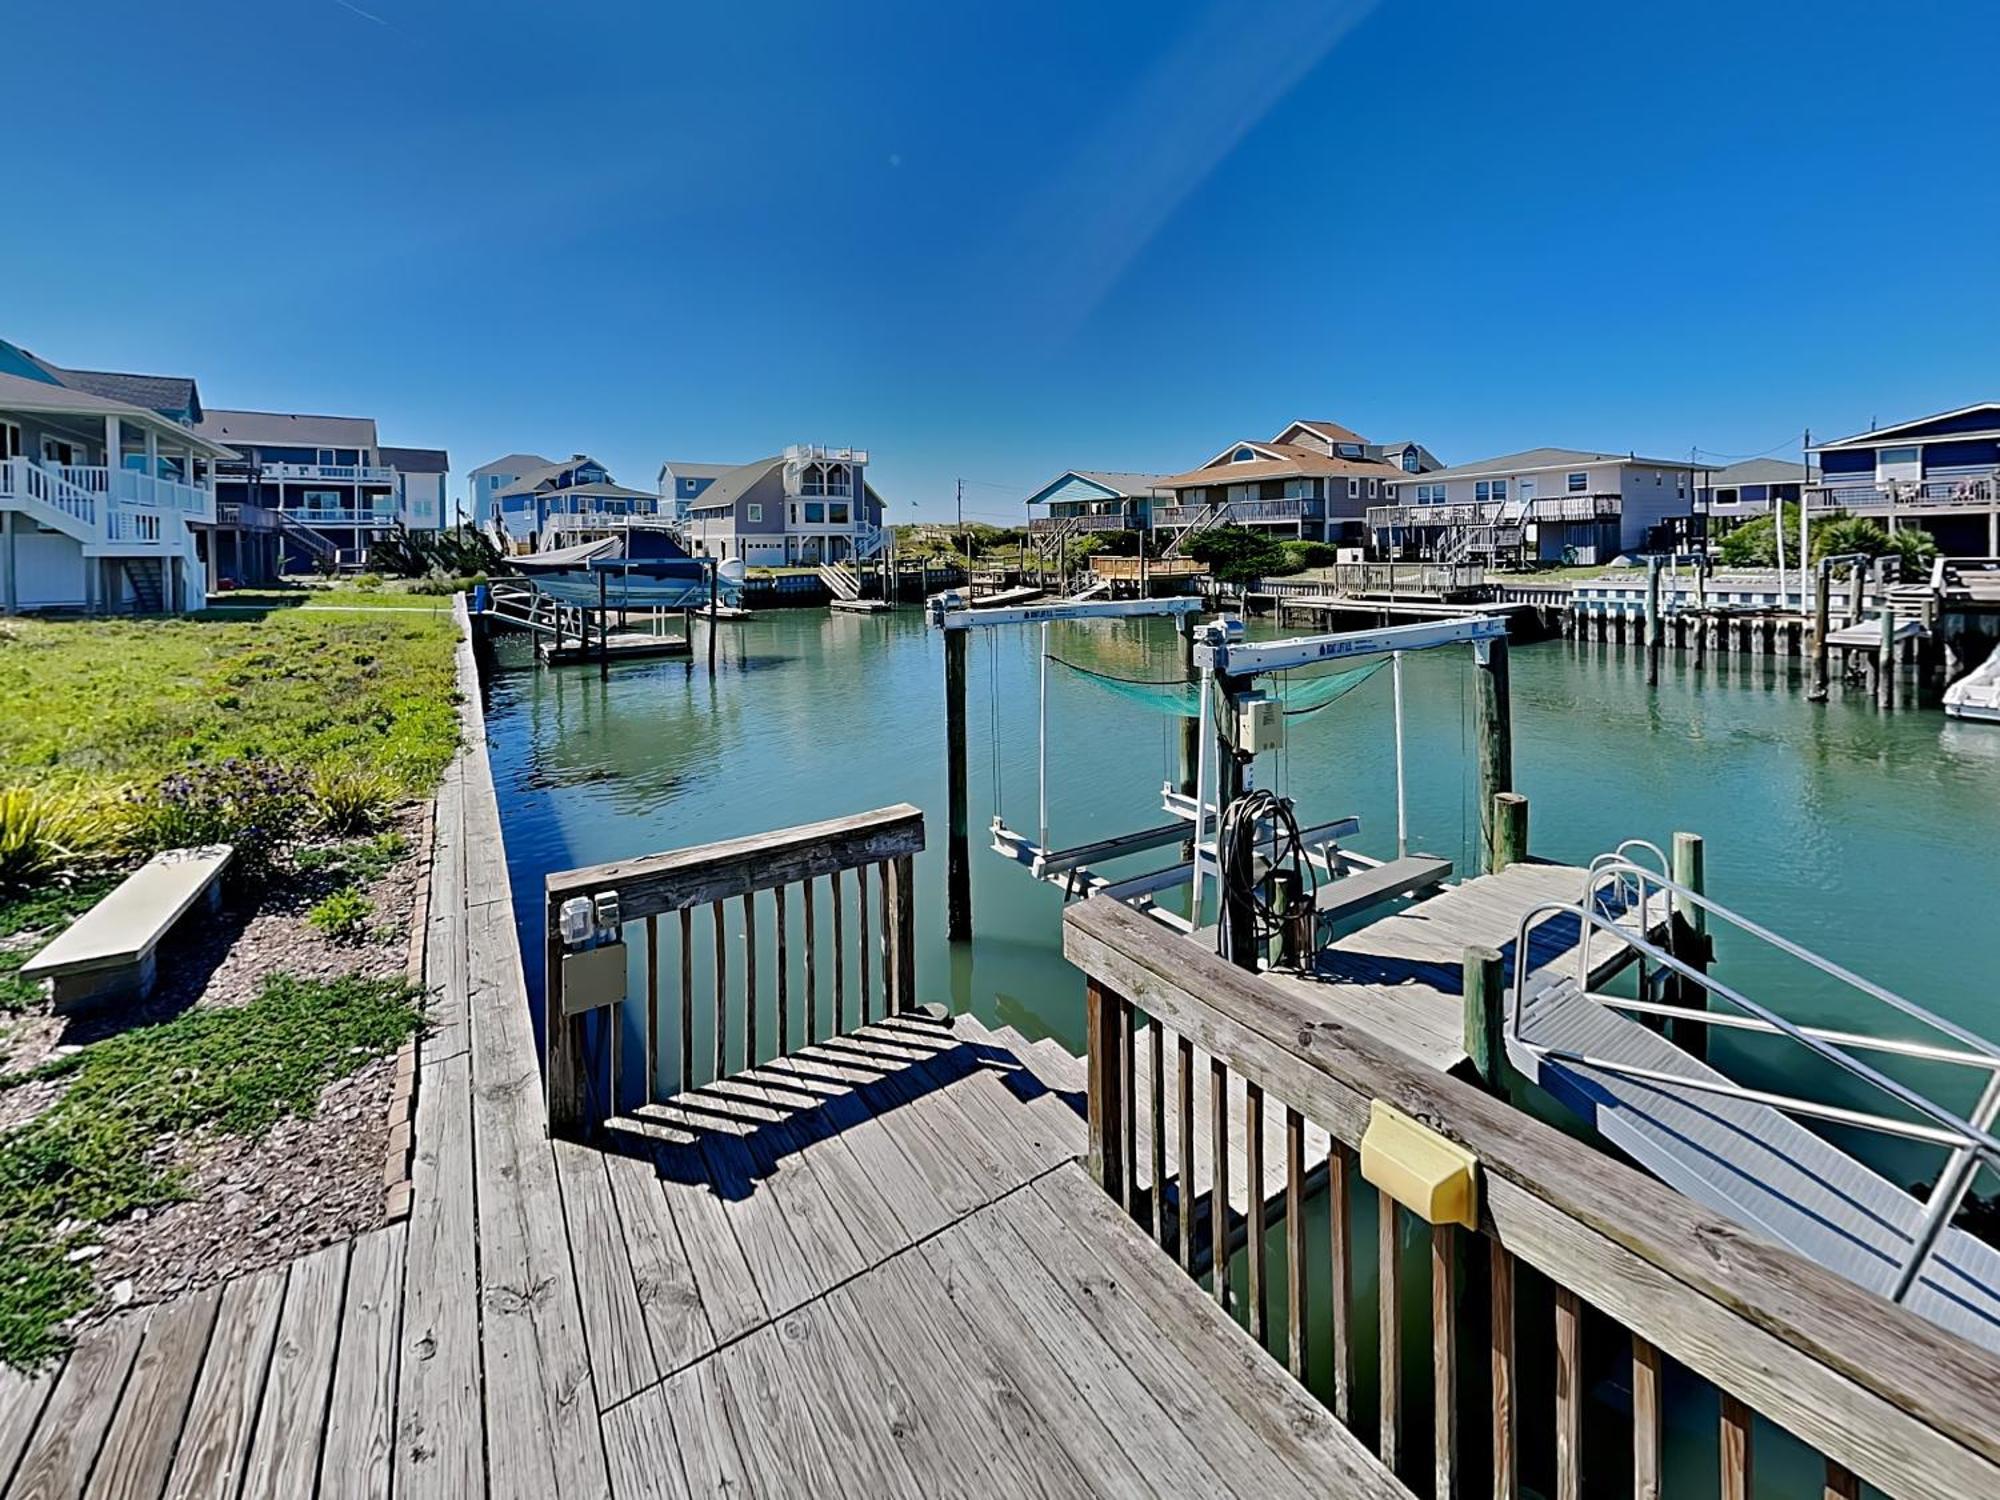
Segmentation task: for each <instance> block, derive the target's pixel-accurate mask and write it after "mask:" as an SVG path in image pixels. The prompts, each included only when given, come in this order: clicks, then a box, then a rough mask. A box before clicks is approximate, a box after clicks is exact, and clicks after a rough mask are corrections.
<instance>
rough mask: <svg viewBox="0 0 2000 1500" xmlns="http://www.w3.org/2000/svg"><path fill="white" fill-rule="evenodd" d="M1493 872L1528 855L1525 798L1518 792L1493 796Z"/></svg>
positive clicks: (1499, 870) (1526, 801)
mask: <svg viewBox="0 0 2000 1500" xmlns="http://www.w3.org/2000/svg"><path fill="white" fill-rule="evenodd" d="M1493 802H1494V807H1493V873H1494V874H1496V875H1497V874H1499V873H1500V872H1501V871H1502V870H1504V869H1506V868H1507V867H1508V866H1509V865H1517V864H1519V863H1520V862H1521V861H1522V860H1524V859H1526V858H1527V857H1528V799H1527V798H1526V797H1523V796H1522V795H1521V794H1520V793H1519V792H1497V793H1495V794H1494V797H1493Z"/></svg>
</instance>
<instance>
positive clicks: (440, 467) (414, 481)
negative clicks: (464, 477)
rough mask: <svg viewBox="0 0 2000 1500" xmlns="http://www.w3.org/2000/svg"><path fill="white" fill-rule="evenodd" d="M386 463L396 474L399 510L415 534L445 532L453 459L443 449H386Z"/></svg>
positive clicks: (384, 461)
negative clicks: (446, 488) (446, 490)
mask: <svg viewBox="0 0 2000 1500" xmlns="http://www.w3.org/2000/svg"><path fill="white" fill-rule="evenodd" d="M381 455H382V462H383V463H384V464H385V465H387V466H388V467H389V468H391V469H394V470H395V471H396V509H397V512H398V514H399V515H400V518H401V520H402V523H403V525H404V526H406V527H408V528H409V529H410V530H411V531H441V530H443V529H444V527H446V526H447V525H449V524H450V522H451V518H450V517H449V516H447V515H446V514H445V499H444V497H445V476H446V475H447V474H449V473H450V472H451V458H450V455H448V454H447V453H446V452H445V451H444V449H442V448H383V449H382V450H381Z"/></svg>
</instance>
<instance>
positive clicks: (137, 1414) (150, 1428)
mask: <svg viewBox="0 0 2000 1500" xmlns="http://www.w3.org/2000/svg"><path fill="white" fill-rule="evenodd" d="M221 1302H222V1288H220V1287H216V1286H212V1287H208V1288H206V1289H205V1290H203V1291H200V1292H197V1293H195V1294H194V1295H193V1296H191V1297H181V1298H178V1299H177V1300H175V1301H173V1302H171V1303H168V1304H166V1305H164V1306H161V1307H157V1308H155V1309H154V1310H153V1312H152V1314H151V1315H150V1317H149V1318H148V1319H147V1322H146V1333H145V1338H144V1340H143V1341H142V1342H141V1343H140V1345H139V1357H138V1358H137V1359H136V1360H134V1361H133V1364H132V1374H131V1378H130V1379H129V1380H128V1381H127V1382H126V1392H125V1397H124V1399H123V1401H122V1402H121V1403H120V1404H119V1407H118V1415H117V1417H116V1418H115V1419H114V1420H113V1421H112V1424H111V1430H110V1432H108V1433H107V1434H106V1435H105V1438H104V1451H103V1453H102V1454H101V1455H100V1456H99V1457H98V1460H97V1470H96V1472H95V1473H93V1474H92V1475H91V1480H90V1483H91V1493H92V1494H93V1495H96V1496H102V1497H104V1500H157V1497H158V1496H159V1495H160V1493H161V1492H162V1491H163V1490H165V1489H166V1486H167V1475H168V1474H169V1473H170V1472H171V1471H172V1469H173V1464H174V1448H175V1446H176V1445H177V1444H178V1443H179V1442H180V1436H181V1428H182V1426H183V1424H184V1423H185V1422H186V1421H187V1412H188V1404H189V1403H190V1402H191V1401H192V1400H193V1399H194V1388H195V1382H196V1380H197V1379H199V1377H200V1375H201V1366H202V1360H203V1358H204V1357H205V1356H206V1355H207V1353H208V1341H209V1336H210V1334H211V1333H212V1332H213V1331H214V1328H215V1313H216V1309H217V1308H218V1307H219V1306H220V1305H221Z"/></svg>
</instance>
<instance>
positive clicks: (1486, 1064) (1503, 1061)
mask: <svg viewBox="0 0 2000 1500" xmlns="http://www.w3.org/2000/svg"><path fill="white" fill-rule="evenodd" d="M1463 962H1464V983H1463V984H1462V985H1461V986H1460V993H1461V994H1463V995H1464V997H1465V1055H1466V1057H1467V1058H1468V1059H1469V1060H1470V1062H1471V1065H1472V1071H1473V1074H1474V1076H1476V1077H1477V1078H1478V1079H1479V1081H1480V1083H1481V1084H1482V1085H1484V1086H1485V1088H1486V1090H1487V1092H1489V1093H1491V1094H1495V1095H1500V1096H1504V1095H1505V1094H1506V1092H1507V1078H1506V1068H1507V1047H1506V1041H1505V1038H1504V1036H1503V1034H1502V1030H1501V1027H1502V1024H1503V1018H1504V1016H1505V1014H1506V1004H1507V1001H1506V973H1505V970H1504V968H1503V960H1502V959H1501V956H1500V951H1499V950H1498V949H1497V948H1483V947H1479V946H1477V945H1470V946H1468V947H1467V948H1466V950H1465V955H1464V960H1463Z"/></svg>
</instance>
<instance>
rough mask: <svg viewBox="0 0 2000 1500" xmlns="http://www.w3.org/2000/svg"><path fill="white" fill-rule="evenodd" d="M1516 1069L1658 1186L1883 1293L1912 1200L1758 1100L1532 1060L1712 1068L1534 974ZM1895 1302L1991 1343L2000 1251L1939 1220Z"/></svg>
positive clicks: (1717, 1076) (1901, 1254) (1912, 1224)
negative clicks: (1932, 1241)
mask: <svg viewBox="0 0 2000 1500" xmlns="http://www.w3.org/2000/svg"><path fill="white" fill-rule="evenodd" d="M1520 1032H1521V1034H1520V1037H1519V1038H1518V1039H1517V1038H1515V1037H1513V1036H1511V1035H1510V1036H1509V1037H1508V1041H1507V1053H1508V1056H1509V1058H1510V1059H1511V1060H1512V1061H1513V1063H1514V1066H1515V1067H1517V1068H1518V1069H1520V1070H1521V1072H1522V1073H1523V1074H1524V1075H1526V1076H1527V1077H1528V1078H1530V1079H1533V1080H1534V1081H1535V1082H1537V1083H1539V1084H1540V1085H1541V1086H1542V1087H1543V1088H1544V1089H1546V1090H1548V1092H1549V1093H1551V1094H1553V1095H1555V1096H1556V1097H1557V1098H1559V1099H1561V1100H1562V1101H1563V1103H1564V1104H1566V1105H1568V1106H1569V1107H1570V1108H1571V1109H1573V1110H1575V1111H1576V1113H1577V1114H1578V1115H1580V1116H1581V1117H1582V1118H1583V1119H1584V1120H1585V1121H1587V1122H1588V1123H1590V1124H1591V1125H1592V1126H1594V1127H1595V1128H1596V1130H1597V1131H1598V1132H1599V1133H1600V1134H1601V1135H1602V1136H1603V1138H1604V1139H1605V1140H1606V1141H1608V1142H1609V1143H1610V1144H1612V1145H1614V1146H1616V1147H1618V1149H1619V1150H1621V1151H1623V1152H1625V1153H1626V1154H1627V1155H1628V1156H1630V1157H1631V1158H1632V1159H1633V1160H1634V1161H1635V1162H1637V1163H1638V1164H1639V1165H1640V1166H1642V1167H1644V1168H1645V1169H1646V1170H1647V1171H1649V1172H1651V1173H1652V1174H1653V1175H1654V1176H1655V1177H1658V1178H1659V1179H1660V1180H1661V1181H1662V1182H1665V1183H1667V1184H1668V1185H1669V1186H1671V1187H1673V1188H1676V1189H1678V1190H1679V1191H1680V1192H1682V1193H1685V1194H1686V1195H1687V1196H1688V1197H1690V1198H1693V1199H1694V1200H1696V1201H1697V1202H1699V1203H1703V1204H1706V1205H1707V1206H1708V1207H1710V1208H1712V1209H1715V1210H1716V1211H1717V1212H1719V1213H1722V1214H1726V1215H1727V1216H1729V1217H1730V1218H1732V1219H1735V1220H1736V1221H1737V1222H1738V1223H1741V1224H1743V1225H1745V1226H1747V1227H1749V1228H1751V1229H1755V1230H1757V1231H1759V1232H1761V1233H1763V1234H1765V1235H1767V1236H1768V1237H1770V1238H1772V1239H1774V1240H1776V1241H1778V1242H1779V1243H1780V1244H1783V1245H1786V1246H1788V1247H1789V1248H1791V1249H1793V1250H1795V1251H1797V1252H1798V1253H1799V1254H1801V1255H1804V1256H1807V1257H1808V1258H1810V1259H1812V1260H1814V1261H1817V1262H1818V1263H1819V1264H1820V1265H1823V1266H1825V1267H1826V1268H1827V1269H1828V1270H1831V1271H1834V1272H1836V1273H1838V1274H1839V1275H1842V1276H1845V1277H1846V1278H1847V1279H1848V1280H1850V1281H1853V1282H1856V1283H1858V1284H1859V1285H1861V1286H1864V1287H1866V1288H1868V1289H1869V1290H1871V1291H1875V1292H1879V1293H1881V1294H1882V1295H1884V1296H1889V1295H1891V1292H1892V1288H1893V1286H1894V1282H1895V1279H1896V1273H1897V1268H1898V1267H1899V1266H1900V1265H1901V1263H1902V1262H1903V1260H1904V1258H1905V1256H1906V1255H1907V1253H1908V1251H1909V1249H1910V1246H1911V1244H1912V1240H1913V1236H1914V1235H1915V1233H1916V1231H1917V1227H1918V1223H1919V1221H1920V1219H1921V1218H1922V1216H1923V1209H1924V1205H1923V1202H1922V1201H1921V1200H1920V1199H1918V1198H1916V1197H1913V1196H1911V1195H1910V1194H1909V1193H1907V1192H1905V1191H1904V1190H1903V1189H1902V1188H1900V1187H1898V1186H1897V1185H1896V1184H1895V1183H1893V1182H1891V1181H1889V1180H1888V1179H1887V1178H1886V1177H1883V1176H1881V1175H1880V1174H1878V1173H1876V1172H1875V1171H1873V1170H1871V1169H1870V1168H1868V1167H1867V1166H1865V1165H1863V1164H1862V1163H1861V1162H1859V1161H1857V1160H1855V1158H1853V1157H1852V1156H1849V1155H1848V1154H1847V1153H1846V1152H1844V1151H1841V1150H1840V1149H1839V1148H1837V1147H1835V1146H1833V1145H1831V1144H1829V1143H1828V1142H1827V1141H1826V1140H1824V1139H1823V1138H1821V1137H1820V1136H1818V1135H1816V1134H1815V1133H1814V1132H1812V1131H1811V1130H1809V1129H1807V1128H1806V1127H1805V1126H1804V1125H1802V1124H1800V1123H1799V1122H1798V1121H1796V1120H1794V1119H1792V1118H1791V1117H1790V1116H1789V1115H1786V1114H1783V1113H1781V1112H1780V1111H1778V1110H1776V1109H1773V1108H1772V1107H1770V1106H1769V1105H1766V1104H1760V1103H1757V1102H1755V1101H1753V1100H1748V1099H1744V1098H1742V1097H1738V1096H1733V1095H1730V1094H1724V1093H1711V1092H1708V1091H1705V1090H1701V1089H1696V1088H1685V1089H1682V1088H1676V1087H1674V1086H1673V1085H1672V1084H1668V1083H1660V1082H1655V1081H1652V1080H1649V1079H1641V1078H1633V1077H1630V1076H1627V1075H1625V1074H1622V1073H1610V1072H1606V1071H1604V1070H1601V1069H1597V1068H1592V1067H1589V1066H1586V1065H1583V1064H1579V1063H1574V1062H1570V1061H1559V1060H1556V1059H1553V1058H1547V1057H1543V1056H1542V1055H1541V1054H1540V1053H1539V1052H1537V1051H1536V1050H1534V1049H1535V1048H1537V1047H1542V1048H1553V1049H1557V1050H1559V1051H1562V1052H1569V1053H1586V1054H1588V1055H1590V1056H1591V1057H1594V1058H1599V1059H1602V1060H1603V1061H1605V1062H1610V1063H1622V1064H1625V1065H1628V1066H1631V1067H1636V1068H1644V1069H1648V1070H1652V1071H1657V1072H1663V1073H1673V1074H1678V1075H1681V1076H1685V1077H1688V1078H1690V1079H1697V1080H1701V1081H1704V1082H1710V1083H1725V1084H1726V1083H1727V1082H1728V1080H1727V1079H1726V1078H1725V1077H1724V1075H1723V1074H1721V1073H1719V1072H1717V1071H1716V1070H1715V1069H1713V1068H1710V1067H1708V1066H1707V1065H1706V1064H1704V1063H1702V1062H1699V1061H1697V1060H1696V1059H1695V1058H1693V1057H1691V1056H1689V1055H1688V1054H1687V1053H1686V1052H1683V1051H1682V1050H1681V1049H1680V1048H1679V1047H1676V1046H1675V1045H1674V1044H1673V1043H1672V1042H1670V1041H1668V1040H1667V1039H1666V1038H1665V1037H1664V1036H1662V1035H1660V1034H1659V1033H1657V1032H1655V1031H1652V1030H1650V1029H1648V1028H1647V1027H1645V1026H1643V1025H1641V1024H1639V1023H1638V1022H1636V1021H1633V1020H1630V1019H1628V1018H1627V1017H1625V1016H1623V1015H1620V1014H1619V1013H1617V1012H1616V1011H1614V1010H1613V1009H1611V1008H1610V1007H1608V1006H1606V1005H1604V1004H1602V1003H1600V1002H1599V1001H1596V1000H1593V999H1591V998H1590V997H1588V996H1587V995H1583V994H1581V993H1579V992H1578V990H1577V988H1576V985H1575V982H1574V981H1573V980H1571V979H1567V978H1564V979H1553V978H1552V977H1551V979H1550V980H1548V981H1546V982H1544V983H1542V984H1540V985H1539V986H1536V985H1535V984H1534V983H1533V981H1531V984H1530V990H1529V993H1528V995H1527V996H1526V998H1525V1003H1524V1005H1523V1008H1522V1014H1521V1026H1520ZM1903 1305H1904V1306H1906V1307H1908V1308H1910V1309H1911V1310H1912V1311H1913V1312H1916V1313H1918V1314H1920V1315H1921V1316H1923V1317H1926V1318H1928V1319H1930V1320H1931V1321H1932V1322H1934V1323H1936V1324H1938V1325H1940V1326H1941V1327H1944V1328H1946V1329H1949V1330H1950V1331H1951V1332H1953V1333H1956V1334H1958V1335H1959V1336H1960V1337H1962V1338H1965V1339H1967V1340H1969V1341H1971V1342H1973V1343H1976V1344H1980V1345H1983V1346H1984V1347H1986V1348H1989V1349H2000V1250H1996V1249H1994V1248H1993V1247H1992V1246H1990V1245H1987V1244H1986V1243H1985V1242H1984V1241H1982V1240H1979V1239H1975V1238H1974V1237H1973V1236H1972V1235H1970V1234H1967V1233H1966V1232H1965V1231H1963V1230H1960V1229H1946V1230H1945V1231H1944V1232H1943V1234H1942V1236H1941V1237H1940V1238H1939V1240H1938V1242H1937V1246H1936V1248H1935V1250H1934V1251H1933V1252H1932V1254H1931V1257H1930V1259H1929V1260H1928V1261H1927V1262H1926V1264H1925V1266H1924V1269H1923V1271H1922V1273H1921V1274H1920V1275H1919V1277H1918V1279H1917V1282H1916V1284H1915V1285H1914V1286H1913V1287H1912V1288H1911V1289H1910V1292H1909V1295H1908V1296H1906V1297H1905V1298H1904V1299H1903Z"/></svg>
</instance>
